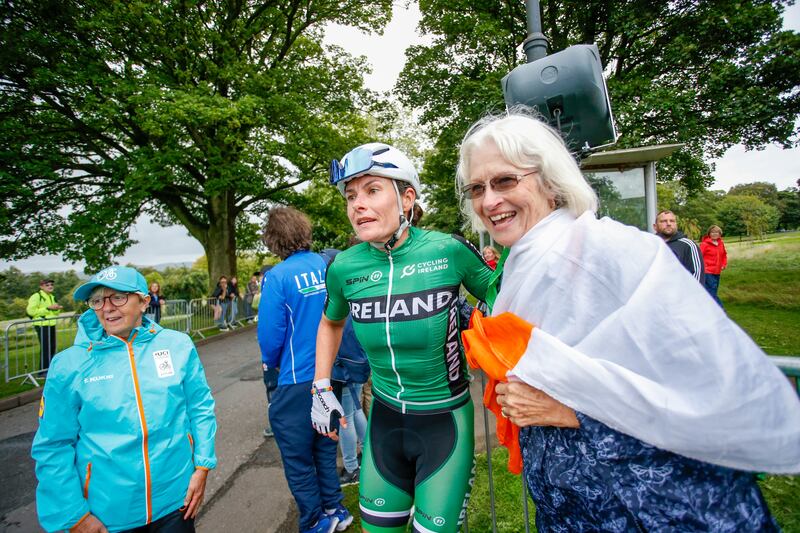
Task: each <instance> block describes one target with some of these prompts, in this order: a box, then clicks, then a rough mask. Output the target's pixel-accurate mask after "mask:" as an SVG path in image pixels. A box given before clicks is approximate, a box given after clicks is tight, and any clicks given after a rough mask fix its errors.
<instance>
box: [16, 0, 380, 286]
mask: <svg viewBox="0 0 800 533" xmlns="http://www.w3.org/2000/svg"><path fill="white" fill-rule="evenodd" d="M390 17H391V2H389V1H388V0H380V1H375V2H368V3H365V2H359V1H355V0H345V1H333V0H315V1H313V2H299V3H298V2H294V1H288V0H280V1H277V2H258V1H253V0H244V1H234V2H223V1H221V0H210V1H197V0H164V1H159V2H151V1H143V2H107V1H105V0H58V1H54V0H15V1H11V2H4V3H2V5H0V82H1V83H2V86H3V88H2V93H1V94H2V96H0V132H2V134H0V177H2V179H1V180H0V194H2V197H3V198H4V203H3V207H2V209H0V235H3V236H4V237H0V256H3V257H5V258H10V259H15V258H22V257H26V256H29V255H33V254H35V253H63V255H64V256H65V257H66V258H67V259H69V260H78V259H84V260H85V261H86V263H87V265H88V268H89V269H94V268H99V267H100V266H105V265H107V264H108V263H109V262H110V259H111V258H112V257H114V256H118V255H120V254H121V253H122V252H123V251H124V250H125V249H126V248H127V247H129V246H130V245H131V244H132V243H133V242H134V241H133V240H132V237H131V235H130V232H129V230H130V227H131V226H132V224H133V223H134V221H135V220H136V219H137V217H139V216H140V215H141V214H146V215H149V216H150V217H152V219H153V220H155V221H156V222H159V223H162V224H174V223H179V224H182V225H183V226H185V227H186V229H187V230H188V231H189V233H190V234H191V235H192V236H193V237H194V238H196V239H197V240H198V241H199V242H200V243H201V244H202V245H203V247H204V249H205V252H206V255H207V256H208V258H209V260H208V269H209V272H210V277H211V278H212V279H213V278H216V277H217V276H218V275H219V274H221V273H223V272H235V271H236V264H235V261H236V250H237V245H238V244H239V242H237V235H238V236H239V237H238V238H239V239H244V240H245V241H246V242H243V243H242V244H244V246H245V248H246V249H247V248H250V247H252V245H253V244H254V242H253V239H252V234H253V229H254V228H253V226H252V225H250V224H248V222H249V221H250V216H252V215H255V216H258V215H259V214H262V213H263V212H264V210H265V209H267V208H268V207H269V204H270V203H275V202H277V203H287V202H291V201H292V200H293V199H294V198H295V196H296V195H297V194H298V193H297V192H296V191H295V190H294V187H295V186H296V185H298V184H300V183H303V182H305V181H307V180H310V179H311V178H312V177H314V176H318V175H324V174H325V173H326V172H327V169H328V164H329V161H330V159H331V158H332V157H335V156H337V155H339V154H341V153H343V152H344V151H345V149H346V148H347V147H350V146H351V145H353V144H354V143H355V140H357V139H358V140H360V139H362V138H363V131H364V128H365V127H366V121H365V119H364V111H363V110H365V109H368V108H369V106H370V105H372V103H373V100H374V98H373V96H372V95H371V94H370V93H369V92H367V91H366V90H365V89H364V88H363V85H362V74H363V73H364V71H365V67H364V65H363V62H362V60H360V59H353V58H352V57H351V56H349V55H348V54H346V53H345V52H344V51H343V50H342V49H341V48H338V47H328V48H327V49H326V48H324V47H323V46H322V44H321V42H322V32H323V26H324V25H325V24H327V23H329V22H338V23H341V24H346V25H350V26H355V27H357V28H359V29H361V30H364V31H380V30H381V29H382V28H383V26H385V24H386V23H387V22H388V20H389V18H390ZM341 80H347V81H346V83H342V82H341ZM247 239H250V240H249V241H248V240H247Z"/></svg>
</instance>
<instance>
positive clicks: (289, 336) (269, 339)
mask: <svg viewBox="0 0 800 533" xmlns="http://www.w3.org/2000/svg"><path fill="white" fill-rule="evenodd" d="M325 268H326V265H325V260H324V259H323V258H322V257H321V256H320V255H319V254H316V253H314V252H310V251H308V250H300V251H298V252H295V253H293V254H292V255H290V256H289V257H287V258H286V259H285V260H284V261H282V262H281V263H278V264H277V265H275V267H274V268H272V269H271V270H269V271H268V272H267V273H266V275H265V276H264V281H263V283H262V287H261V302H260V303H259V304H258V344H259V345H260V347H261V361H262V362H263V363H264V364H265V365H267V366H268V367H270V368H272V367H280V374H279V375H278V386H281V385H292V384H296V383H303V382H306V381H312V380H313V379H314V367H315V365H316V352H317V328H318V327H319V321H320V319H321V318H322V308H323V307H324V306H325V298H326V296H327V292H326V291H325Z"/></svg>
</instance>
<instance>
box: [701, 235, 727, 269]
mask: <svg viewBox="0 0 800 533" xmlns="http://www.w3.org/2000/svg"><path fill="white" fill-rule="evenodd" d="M700 252H701V253H702V254H703V263H705V265H706V274H716V275H719V274H721V273H722V269H723V268H725V267H726V266H728V252H726V251H725V243H724V242H722V238H721V237H720V238H719V239H717V244H714V241H712V240H711V237H709V236H708V235H706V236H705V237H703V242H701V243H700Z"/></svg>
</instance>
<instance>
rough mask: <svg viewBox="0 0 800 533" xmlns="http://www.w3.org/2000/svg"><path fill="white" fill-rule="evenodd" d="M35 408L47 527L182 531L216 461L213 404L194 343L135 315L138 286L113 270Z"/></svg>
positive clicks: (143, 299) (100, 283)
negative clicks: (37, 416)
mask: <svg viewBox="0 0 800 533" xmlns="http://www.w3.org/2000/svg"><path fill="white" fill-rule="evenodd" d="M74 297H75V299H76V300H80V301H86V302H87V303H88V304H89V308H90V309H89V310H88V311H86V312H85V313H83V314H82V315H81V317H80V319H79V320H78V334H77V336H76V338H75V344H74V345H73V346H72V347H70V348H68V349H66V350H64V351H63V352H61V353H60V354H59V356H58V357H56V358H55V359H53V364H52V366H51V367H50V371H49V375H48V379H47V383H46V384H45V387H44V393H43V395H42V400H41V404H40V406H39V430H38V431H37V432H36V437H35V438H34V440H33V449H32V450H31V455H32V456H33V459H34V460H35V461H36V477H37V478H38V480H39V485H38V487H37V489H36V510H37V512H38V515H39V522H40V523H41V525H42V527H43V528H44V529H45V530H47V531H61V530H65V529H67V530H70V531H74V532H80V533H83V532H91V533H104V532H106V531H127V530H132V529H135V528H140V527H143V526H146V527H147V531H150V532H161V533H188V532H193V531H194V517H195V516H196V515H197V512H198V510H199V508H200V506H201V505H202V503H203V497H204V494H205V485H206V476H207V475H208V470H209V469H211V468H214V467H215V466H216V464H217V458H216V456H215V454H214V435H215V433H216V430H217V423H216V419H215V417H214V400H213V398H212V397H211V390H210V389H209V387H208V383H207V382H206V378H205V374H204V372H203V365H202V364H201V363H200V358H199V357H198V356H197V350H196V349H195V347H194V343H192V340H191V339H190V338H189V337H188V336H187V335H185V334H184V333H179V332H177V331H173V330H169V329H164V328H162V327H161V326H159V325H158V324H156V323H155V322H152V321H151V320H150V319H149V318H147V317H145V316H144V312H145V310H146V309H147V305H148V303H149V300H150V297H149V296H148V290H147V282H146V281H145V279H144V277H143V276H142V275H141V274H140V273H139V272H137V271H136V270H135V269H133V268H129V267H117V266H112V267H108V268H106V269H104V270H101V271H100V272H98V273H97V274H95V275H94V276H93V277H92V278H91V279H90V280H89V281H88V282H87V283H84V284H83V285H81V286H80V287H79V288H78V289H77V290H76V291H75V294H74Z"/></svg>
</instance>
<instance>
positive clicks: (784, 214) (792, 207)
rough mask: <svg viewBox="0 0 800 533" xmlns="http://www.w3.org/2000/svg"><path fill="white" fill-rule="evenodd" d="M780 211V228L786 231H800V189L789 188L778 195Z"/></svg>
mask: <svg viewBox="0 0 800 533" xmlns="http://www.w3.org/2000/svg"><path fill="white" fill-rule="evenodd" d="M778 210H779V211H780V212H781V218H780V221H779V222H778V228H780V229H784V230H794V229H800V188H798V187H789V188H788V189H786V190H785V191H780V192H779V193H778Z"/></svg>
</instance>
